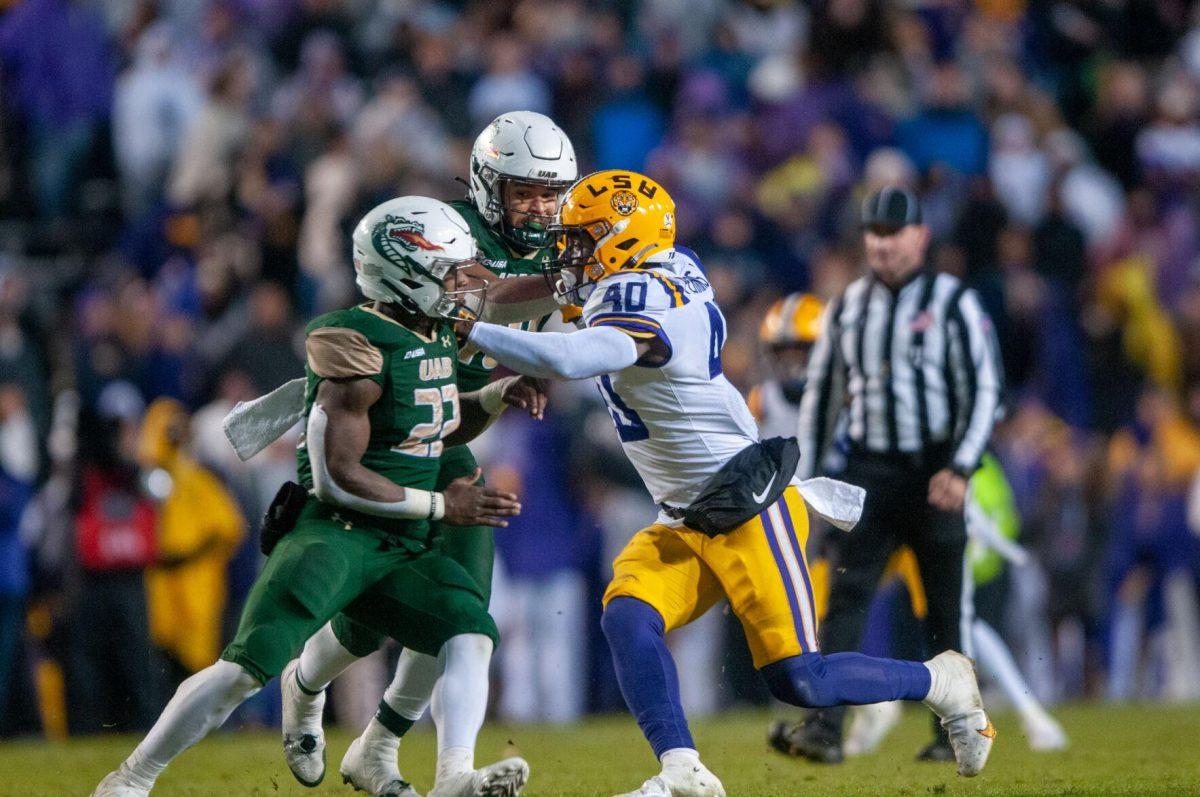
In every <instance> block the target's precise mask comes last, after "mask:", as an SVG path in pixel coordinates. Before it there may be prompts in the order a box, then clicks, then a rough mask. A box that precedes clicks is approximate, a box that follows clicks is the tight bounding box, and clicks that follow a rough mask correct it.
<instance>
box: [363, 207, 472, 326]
mask: <svg viewBox="0 0 1200 797" xmlns="http://www.w3.org/2000/svg"><path fill="white" fill-rule="evenodd" d="M351 239H352V241H353V249H354V251H353V258H354V271H355V275H356V276H355V281H356V282H357V283H358V287H359V289H360V290H362V292H363V295H364V296H366V297H367V298H368V299H375V300H377V301H381V302H395V303H396V304H399V305H400V306H402V307H404V308H405V309H406V310H408V311H409V312H412V313H423V314H424V315H427V316H431V317H433V318H462V317H464V315H466V316H469V317H478V316H479V313H480V312H481V311H482V310H483V303H484V301H485V297H486V293H487V283H486V282H482V281H478V282H479V285H480V287H476V288H473V289H470V290H452V291H447V290H446V288H445V279H446V277H447V276H448V275H449V274H450V273H451V272H452V271H453V270H454V269H457V268H461V267H466V266H470V265H474V264H475V263H476V262H477V261H476V255H477V251H478V250H477V247H476V245H475V239H474V238H472V237H471V230H470V228H469V227H468V226H467V222H466V220H465V219H463V217H462V216H461V215H460V214H459V212H458V211H457V210H455V209H454V208H452V207H450V206H449V205H447V204H446V203H445V202H439V201H438V200H436V199H430V198H429V197H423V196H402V197H397V198H396V199H389V200H388V201H387V202H384V203H383V204H381V205H376V206H375V207H374V208H372V209H371V210H370V211H369V212H368V213H367V215H365V216H363V217H362V220H361V221H359V223H358V225H357V226H355V228H354V233H353V235H352V236H351Z"/></svg>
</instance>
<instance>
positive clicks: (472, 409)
mask: <svg viewBox="0 0 1200 797" xmlns="http://www.w3.org/2000/svg"><path fill="white" fill-rule="evenodd" d="M458 410H459V414H460V416H461V417H462V421H461V422H460V423H459V424H458V428H457V429H455V430H454V431H453V432H451V433H450V434H448V435H446V437H445V439H444V440H442V442H443V443H444V444H445V445H446V447H447V448H449V447H451V446H461V445H465V444H467V443H469V442H471V441H472V440H474V439H475V438H476V437H479V435H481V434H483V430H484V429H487V428H488V426H490V425H491V423H492V421H493V420H495V416H494V415H492V414H491V413H489V412H487V411H486V410H485V409H484V408H483V407H482V406H480V404H479V398H478V393H463V394H461V395H459V397H458Z"/></svg>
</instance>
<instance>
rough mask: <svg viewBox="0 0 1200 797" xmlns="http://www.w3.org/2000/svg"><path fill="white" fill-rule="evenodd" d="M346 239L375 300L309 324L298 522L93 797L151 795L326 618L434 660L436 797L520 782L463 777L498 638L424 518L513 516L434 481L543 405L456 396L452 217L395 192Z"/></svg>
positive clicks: (474, 589) (454, 484)
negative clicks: (200, 663)
mask: <svg viewBox="0 0 1200 797" xmlns="http://www.w3.org/2000/svg"><path fill="white" fill-rule="evenodd" d="M353 237H354V265H355V270H356V272H357V282H358V285H359V286H360V288H361V289H362V292H363V294H364V295H365V296H366V297H367V298H368V299H371V300H373V302H371V303H368V304H364V305H360V306H358V307H354V308H351V309H348V310H341V311H337V312H334V313H329V314H327V315H324V316H321V317H320V318H318V319H316V320H315V321H313V322H312V323H311V324H309V326H308V329H307V331H306V332H307V334H306V338H305V347H306V351H307V362H306V369H305V370H306V372H307V389H306V391H305V418H306V432H305V436H304V440H303V442H302V443H301V446H300V449H299V454H298V458H299V472H300V479H301V482H302V483H303V487H304V488H305V491H306V492H303V493H301V495H300V496H299V498H298V499H297V501H298V508H299V512H298V520H297V521H296V522H295V524H294V526H293V527H292V528H291V529H286V530H285V531H286V533H285V534H284V535H283V536H282V538H281V539H280V540H279V541H278V543H277V544H276V546H275V548H274V550H273V551H272V552H271V555H270V557H269V558H268V559H267V564H266V566H265V568H264V569H263V572H262V573H261V574H260V575H259V578H258V580H257V581H256V582H255V585H254V588H253V589H252V590H251V593H250V596H249V598H248V599H247V602H246V606H245V609H244V611H243V614H242V618H241V622H240V624H239V626H238V631H237V635H236V637H235V638H234V640H233V642H232V643H231V644H230V645H229V646H228V647H227V648H226V649H225V651H224V652H223V653H222V654H221V659H220V660H219V661H218V662H217V663H216V664H214V665H212V666H211V667H208V668H206V669H204V670H202V671H201V672H199V673H197V674H195V675H193V676H192V677H190V678H188V679H187V680H186V681H184V682H183V684H181V685H180V687H179V689H178V691H177V692H176V693H175V696H174V697H173V698H172V699H171V701H170V703H169V704H168V705H167V707H166V708H165V709H164V710H163V713H162V715H161V716H160V717H159V719H158V722H156V723H155V725H154V727H153V728H152V729H151V730H150V733H149V734H148V735H147V736H146V738H145V739H144V740H143V741H142V743H141V744H140V745H138V747H137V748H136V749H135V750H134V751H133V753H132V754H131V755H130V756H129V758H127V759H126V760H125V761H124V762H123V763H122V764H121V766H120V767H119V768H118V769H117V770H116V771H114V772H112V773H110V774H109V775H108V776H107V777H105V778H104V780H103V781H102V782H101V783H100V785H99V786H98V787H97V789H96V790H95V792H94V797H144V796H145V795H148V794H149V792H150V789H151V788H152V787H153V786H154V783H155V781H156V780H157V778H158V776H159V775H160V774H161V773H162V771H163V769H164V768H165V767H166V766H167V764H168V763H169V762H170V761H171V760H172V759H173V758H174V757H175V756H177V755H178V754H179V753H181V752H183V750H185V749H187V748H188V747H190V746H191V745H193V744H195V743H196V742H197V741H199V740H200V739H201V738H203V737H204V736H205V735H206V734H207V733H208V732H209V731H211V730H212V729H214V728H216V727H217V726H219V725H220V724H221V723H223V722H224V721H225V719H226V718H227V717H228V716H229V714H230V713H231V712H232V711H233V709H234V708H236V707H237V706H238V705H239V704H240V703H242V702H243V701H244V700H245V699H246V698H248V697H250V696H251V695H253V694H254V693H255V692H257V691H258V690H259V689H260V688H261V687H262V685H263V684H265V683H266V682H267V681H269V680H270V679H271V678H273V677H275V676H276V675H279V674H280V673H281V671H282V670H283V669H284V667H285V665H287V663H288V661H289V660H290V659H292V658H293V657H294V656H295V655H296V652H297V651H298V650H299V649H300V647H301V646H302V645H303V644H304V641H305V640H306V639H308V638H309V637H310V636H311V635H312V634H313V633H315V632H316V631H317V630H318V629H319V628H321V627H322V626H323V625H325V624H326V623H327V622H328V621H329V620H330V619H331V618H332V617H334V616H335V615H337V614H338V613H339V612H344V613H345V614H346V615H347V616H348V617H350V618H351V619H352V620H354V621H355V622H356V623H359V624H361V625H362V626H364V627H365V628H368V629H370V630H371V631H373V632H375V633H380V634H384V635H387V636H392V637H395V638H397V639H402V640H403V641H404V644H405V645H406V646H407V647H409V648H411V649H414V650H417V651H420V652H422V653H424V654H427V655H431V656H439V657H440V658H441V660H442V661H443V663H444V675H443V678H444V679H445V681H446V683H447V688H446V689H445V690H443V696H442V699H441V701H440V705H439V713H440V719H441V721H442V733H443V742H444V743H443V745H442V747H441V748H440V750H439V756H438V767H437V778H436V782H435V784H434V788H433V791H432V792H431V795H437V796H438V797H471V796H472V795H488V794H505V795H508V794H519V793H520V790H521V788H522V787H523V785H524V783H525V780H526V778H527V777H528V766H527V765H526V764H525V762H524V761H523V760H521V759H518V758H511V759H507V760H505V761H502V762H499V763H498V764H493V765H492V766H490V767H484V768H482V769H478V770H476V769H474V760H473V759H474V746H475V737H476V735H477V733H478V731H479V728H480V727H481V726H482V724H483V719H484V714H485V711H486V707H487V685H488V680H487V677H488V663H489V660H490V657H491V651H492V648H493V645H494V643H495V641H496V639H497V637H498V634H497V631H496V626H495V623H494V622H493V621H492V619H491V617H490V616H489V615H488V613H487V601H486V598H485V596H484V594H483V591H482V590H481V589H480V587H479V585H478V583H477V582H476V581H475V579H473V578H472V577H471V576H470V574H468V573H467V572H466V571H465V570H464V569H463V568H462V566H461V565H459V564H458V563H457V562H455V561H454V560H453V559H450V558H449V557H447V556H446V555H444V554H442V553H440V552H438V551H435V550H431V549H430V548H429V546H428V544H427V543H428V538H429V535H430V523H431V522H432V521H441V522H444V523H449V524H452V525H457V526H467V527H470V526H478V525H484V526H503V525H505V523H506V521H505V520H504V518H506V517H509V516H512V515H515V514H517V513H519V511H520V504H519V503H517V498H516V496H514V495H511V494H508V493H504V492H501V491H498V490H494V489H490V488H486V487H483V486H481V485H479V484H477V478H478V471H473V472H471V473H468V474H465V475H464V476H462V477H461V478H457V479H455V480H453V481H451V482H450V483H449V484H448V485H446V486H445V487H444V488H441V487H439V486H438V481H439V470H440V465H439V460H440V454H441V452H442V448H443V446H445V445H458V444H462V443H465V442H466V441H467V440H470V439H471V438H472V437H473V436H475V435H477V434H478V433H479V432H480V431H482V430H483V429H484V428H486V425H487V424H488V423H489V422H490V421H491V419H493V418H494V417H495V415H497V414H498V413H499V412H500V410H501V409H503V407H504V405H505V403H506V402H511V403H517V404H520V405H522V406H526V407H528V408H530V409H531V411H534V412H535V414H536V413H538V412H540V401H541V397H540V396H539V394H538V393H537V390H536V387H535V386H534V385H533V383H531V382H528V381H526V380H521V379H515V378H509V379H506V380H500V381H498V382H496V383H493V384H492V385H489V386H488V387H486V388H485V389H483V390H481V391H479V392H473V393H464V394H461V395H460V393H459V390H458V385H457V362H458V360H457V355H458V351H457V342H456V339H455V337H454V332H453V330H452V327H451V323H450V319H452V318H459V317H474V316H476V315H478V313H479V312H480V310H481V309H482V307H483V304H484V300H485V296H484V294H485V291H486V282H481V281H478V279H477V277H473V276H471V270H472V269H478V268H479V267H478V264H477V259H476V254H477V249H476V246H475V242H474V240H473V239H472V238H471V235H470V231H469V228H468V226H467V223H466V221H465V220H464V219H463V218H462V216H460V215H459V214H458V213H457V212H456V211H455V210H453V209H452V208H450V207H449V206H448V205H446V204H444V203H442V202H438V201H437V200H433V199H426V198H424V197H401V198H399V199H393V200H390V201H389V202H385V203H384V204H382V205H380V206H378V207H376V208H375V209H373V210H372V211H371V212H370V213H368V214H367V215H366V217H364V218H363V220H362V221H361V222H360V223H359V225H358V227H357V228H356V229H355V231H354V236H353ZM293 742H294V744H296V745H301V744H304V743H305V740H303V739H295V740H293ZM323 773H324V768H323V767H321V768H320V770H319V771H318V772H317V777H318V779H319V776H320V775H322V774H323ZM306 785H316V782H314V781H310V782H309V783H308V784H306Z"/></svg>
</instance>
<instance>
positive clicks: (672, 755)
mask: <svg viewBox="0 0 1200 797" xmlns="http://www.w3.org/2000/svg"><path fill="white" fill-rule="evenodd" d="M659 760H660V761H662V765H663V769H666V768H667V767H677V766H686V767H690V766H692V765H694V764H698V763H700V753H699V752H697V751H696V750H693V749H692V748H690V747H673V748H671V749H670V750H668V751H666V752H665V753H663V754H662V755H661V756H660V757H659Z"/></svg>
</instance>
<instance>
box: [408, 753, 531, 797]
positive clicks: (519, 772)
mask: <svg viewBox="0 0 1200 797" xmlns="http://www.w3.org/2000/svg"><path fill="white" fill-rule="evenodd" d="M528 780H529V764H527V763H526V762H525V759H523V758H506V759H504V760H503V761H497V762H496V763H495V764H489V765H488V766H486V767H480V768H479V769H475V770H469V771H467V772H460V773H458V774H457V775H449V776H447V777H445V778H443V779H441V780H439V781H438V782H437V783H435V784H433V788H432V789H431V790H430V792H429V797H517V795H519V794H520V793H521V790H522V789H524V788H525V783H526V781H528Z"/></svg>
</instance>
